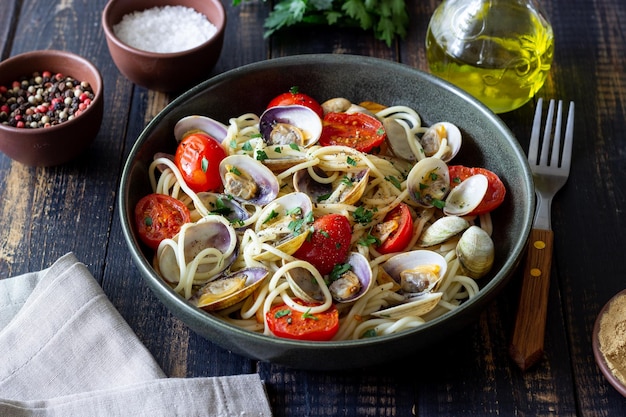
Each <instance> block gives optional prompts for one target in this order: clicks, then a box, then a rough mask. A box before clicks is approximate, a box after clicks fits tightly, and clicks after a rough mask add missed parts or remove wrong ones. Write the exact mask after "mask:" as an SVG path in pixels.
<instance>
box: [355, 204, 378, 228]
mask: <svg viewBox="0 0 626 417" xmlns="http://www.w3.org/2000/svg"><path fill="white" fill-rule="evenodd" d="M352 217H353V218H354V221H355V222H357V223H361V224H367V223H369V222H371V221H372V218H373V217H374V212H373V211H372V210H367V209H365V208H363V206H359V207H357V208H356V210H354V213H352Z"/></svg>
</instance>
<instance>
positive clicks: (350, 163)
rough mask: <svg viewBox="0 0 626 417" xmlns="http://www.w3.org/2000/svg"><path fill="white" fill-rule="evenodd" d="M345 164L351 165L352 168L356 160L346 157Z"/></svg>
mask: <svg viewBox="0 0 626 417" xmlns="http://www.w3.org/2000/svg"><path fill="white" fill-rule="evenodd" d="M346 162H347V163H348V165H352V166H353V167H355V166H356V159H354V158H352V157H350V156H349V157H347V158H346Z"/></svg>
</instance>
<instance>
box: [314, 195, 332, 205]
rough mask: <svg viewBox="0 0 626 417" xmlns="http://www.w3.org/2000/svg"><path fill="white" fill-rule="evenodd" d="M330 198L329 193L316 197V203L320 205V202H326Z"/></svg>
mask: <svg viewBox="0 0 626 417" xmlns="http://www.w3.org/2000/svg"><path fill="white" fill-rule="evenodd" d="M330 196H331V193H328V194H322V195H318V196H317V202H318V203H321V202H322V201H326V200H328V199H329V198H330Z"/></svg>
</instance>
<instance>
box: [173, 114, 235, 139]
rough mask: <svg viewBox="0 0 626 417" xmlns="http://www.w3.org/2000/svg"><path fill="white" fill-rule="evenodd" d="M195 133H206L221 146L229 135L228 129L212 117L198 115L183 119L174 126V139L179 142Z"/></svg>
mask: <svg viewBox="0 0 626 417" xmlns="http://www.w3.org/2000/svg"><path fill="white" fill-rule="evenodd" d="M193 132H204V133H206V134H207V135H209V136H210V137H211V138H213V139H215V140H216V141H217V142H218V143H220V144H221V143H222V141H223V140H224V138H225V137H226V134H227V133H228V128H227V127H226V125H224V124H223V123H220V122H218V121H217V120H213V119H211V118H210V117H206V116H197V115H192V116H187V117H183V118H182V119H180V120H179V121H178V122H176V125H174V137H175V138H176V141H177V142H180V141H181V140H183V138H184V137H185V136H186V135H188V134H189V133H193Z"/></svg>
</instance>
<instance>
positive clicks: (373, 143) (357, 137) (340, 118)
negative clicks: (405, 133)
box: [319, 113, 387, 152]
mask: <svg viewBox="0 0 626 417" xmlns="http://www.w3.org/2000/svg"><path fill="white" fill-rule="evenodd" d="M386 137H387V135H386V133H385V129H384V128H383V124H382V122H381V121H380V120H378V119H377V118H375V117H373V116H370V115H369V114H365V113H327V114H326V115H325V116H324V120H323V128H322V136H320V139H319V144H320V145H322V146H330V145H343V146H349V147H351V148H354V149H356V150H357V151H360V152H370V151H371V150H372V149H374V148H376V147H379V146H380V145H381V144H382V143H383V142H384V141H385V138H386Z"/></svg>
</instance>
